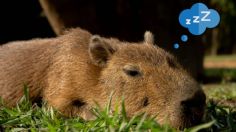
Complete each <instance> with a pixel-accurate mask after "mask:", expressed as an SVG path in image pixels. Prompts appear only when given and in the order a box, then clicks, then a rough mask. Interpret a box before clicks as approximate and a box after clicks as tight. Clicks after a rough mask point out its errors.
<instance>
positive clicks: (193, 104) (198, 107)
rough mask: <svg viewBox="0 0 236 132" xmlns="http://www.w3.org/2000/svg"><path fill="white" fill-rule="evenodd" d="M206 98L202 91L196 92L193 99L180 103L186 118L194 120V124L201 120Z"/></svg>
mask: <svg viewBox="0 0 236 132" xmlns="http://www.w3.org/2000/svg"><path fill="white" fill-rule="evenodd" d="M205 101H206V96H205V94H204V93H203V92H202V91H199V92H196V93H195V94H194V95H193V96H192V97H191V98H188V99H186V100H183V101H181V102H180V105H181V107H182V112H183V114H185V116H189V117H191V118H192V122H197V121H199V120H201V118H202V116H203V114H204V108H205V105H206V102H205Z"/></svg>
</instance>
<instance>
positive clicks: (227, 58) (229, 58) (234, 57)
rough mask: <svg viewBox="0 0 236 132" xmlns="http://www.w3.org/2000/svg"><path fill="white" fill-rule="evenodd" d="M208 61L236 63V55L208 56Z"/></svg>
mask: <svg viewBox="0 0 236 132" xmlns="http://www.w3.org/2000/svg"><path fill="white" fill-rule="evenodd" d="M205 60H206V61H216V62H219V61H235V60H236V55H217V56H206V57H205Z"/></svg>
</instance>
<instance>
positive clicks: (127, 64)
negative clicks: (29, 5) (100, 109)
mask: <svg viewBox="0 0 236 132" xmlns="http://www.w3.org/2000/svg"><path fill="white" fill-rule="evenodd" d="M153 43H154V39H153V35H152V33H150V32H146V33H145V35H144V41H143V42H139V43H131V42H123V41H119V40H118V39H114V38H104V37H100V36H98V35H91V34H90V33H89V32H87V31H84V30H82V29H80V28H75V29H71V30H68V31H66V32H65V33H64V34H63V35H61V36H59V37H56V38H47V39H34V40H29V41H16V42H10V43H7V44H4V45H2V46H1V47H0V96H1V97H2V99H3V100H4V102H5V104H6V105H7V106H9V107H11V106H14V105H16V104H17V102H18V101H19V99H20V98H21V97H22V96H23V85H27V86H28V87H29V94H30V99H31V101H35V100H37V99H40V98H42V99H43V100H44V101H46V102H47V104H48V105H49V106H52V107H54V108H55V109H56V110H58V111H59V112H60V113H62V114H63V115H65V116H69V117H71V116H81V117H82V118H84V119H91V118H93V115H92V113H91V111H90V110H91V108H92V107H94V106H95V104H99V105H100V106H104V105H105V104H106V103H107V101H108V100H109V97H110V95H111V93H113V94H112V107H111V109H114V107H115V105H117V104H116V103H117V102H120V101H121V100H122V98H124V103H125V106H126V112H127V115H128V116H129V117H131V116H133V115H134V114H138V113H144V112H145V113H146V114H147V115H150V116H155V118H156V120H157V122H159V123H160V124H163V123H169V124H170V125H171V126H173V127H175V128H179V129H182V128H185V127H191V126H193V125H195V124H198V123H199V122H200V121H201V119H202V117H203V114H204V106H205V98H206V97H205V94H204V92H203V91H202V89H201V87H200V86H199V84H198V83H197V82H196V81H195V80H194V79H193V78H192V77H191V76H190V75H189V74H188V73H187V72H186V71H185V70H184V69H183V68H182V67H181V65H180V64H179V63H178V62H177V61H176V59H175V58H174V57H173V56H172V55H171V54H169V53H168V52H166V51H165V50H163V49H161V48H160V47H158V46H155V45H154V44H153Z"/></svg>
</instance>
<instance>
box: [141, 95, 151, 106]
mask: <svg viewBox="0 0 236 132" xmlns="http://www.w3.org/2000/svg"><path fill="white" fill-rule="evenodd" d="M142 103H143V107H146V106H148V105H149V100H148V97H145V98H144V99H143V102H142Z"/></svg>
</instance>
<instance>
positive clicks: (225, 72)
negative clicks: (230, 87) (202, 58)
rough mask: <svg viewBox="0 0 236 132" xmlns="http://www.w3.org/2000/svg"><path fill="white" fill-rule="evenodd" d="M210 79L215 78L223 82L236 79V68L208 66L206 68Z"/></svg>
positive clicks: (206, 74)
mask: <svg viewBox="0 0 236 132" xmlns="http://www.w3.org/2000/svg"><path fill="white" fill-rule="evenodd" d="M204 73H205V76H206V77H207V78H208V79H215V80H218V81H221V82H230V81H235V80H236V69H227V68H207V69H205V70H204Z"/></svg>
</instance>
